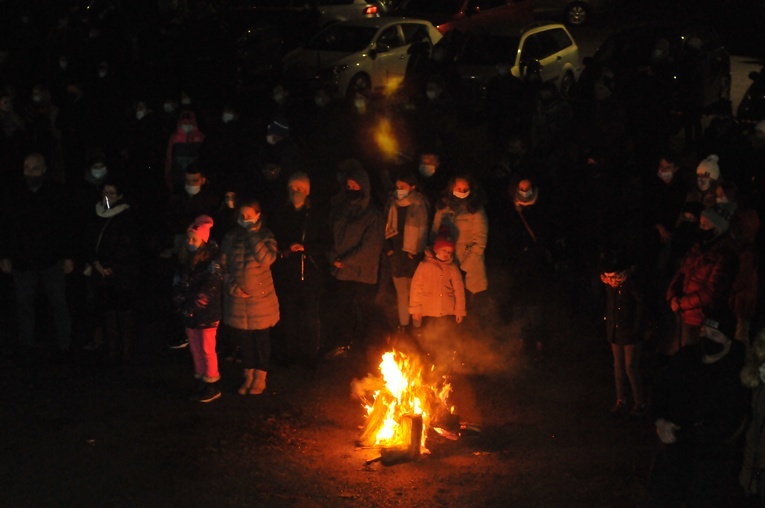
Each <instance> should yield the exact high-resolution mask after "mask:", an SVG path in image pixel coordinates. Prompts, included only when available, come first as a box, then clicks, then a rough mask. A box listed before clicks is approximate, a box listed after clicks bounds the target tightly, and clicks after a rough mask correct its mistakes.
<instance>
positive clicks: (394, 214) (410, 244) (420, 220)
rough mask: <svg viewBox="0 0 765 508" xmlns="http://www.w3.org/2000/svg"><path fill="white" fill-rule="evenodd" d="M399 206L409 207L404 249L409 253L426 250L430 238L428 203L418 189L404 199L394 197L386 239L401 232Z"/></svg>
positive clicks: (389, 209)
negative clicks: (399, 227) (399, 228)
mask: <svg viewBox="0 0 765 508" xmlns="http://www.w3.org/2000/svg"><path fill="white" fill-rule="evenodd" d="M398 207H406V209H407V212H406V221H405V223H404V245H403V247H402V250H403V251H404V252H408V253H409V254H414V255H416V254H419V253H421V252H423V251H424V250H425V246H426V245H427V240H428V204H427V202H426V201H425V199H424V197H423V195H422V194H420V193H419V192H417V191H412V192H410V193H409V195H408V196H406V197H404V198H403V199H395V198H392V199H391V201H390V203H389V206H388V222H387V223H386V224H385V239H386V240H387V239H388V238H392V237H394V236H396V235H397V234H398V233H399V231H398Z"/></svg>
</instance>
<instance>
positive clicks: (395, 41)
mask: <svg viewBox="0 0 765 508" xmlns="http://www.w3.org/2000/svg"><path fill="white" fill-rule="evenodd" d="M377 44H378V45H379V44H383V45H385V46H387V47H389V48H391V49H393V48H398V47H399V46H403V45H404V41H403V40H402V39H401V31H400V30H399V29H398V25H394V26H392V27H389V28H386V29H385V31H384V32H383V33H381V34H380V36H379V37H378V38H377Z"/></svg>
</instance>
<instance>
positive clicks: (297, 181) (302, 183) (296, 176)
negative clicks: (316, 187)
mask: <svg viewBox="0 0 765 508" xmlns="http://www.w3.org/2000/svg"><path fill="white" fill-rule="evenodd" d="M287 185H288V186H289V187H297V188H298V189H300V192H302V193H303V194H305V195H306V196H307V195H308V194H310V193H311V179H310V178H308V175H307V174H305V173H303V172H302V171H297V172H295V173H293V174H292V176H290V179H289V180H288V181H287Z"/></svg>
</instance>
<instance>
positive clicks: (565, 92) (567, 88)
mask: <svg viewBox="0 0 765 508" xmlns="http://www.w3.org/2000/svg"><path fill="white" fill-rule="evenodd" d="M573 88H574V75H573V74H571V73H570V72H567V73H566V74H564V75H563V77H562V78H561V80H560V85H559V86H558V91H559V92H560V94H561V96H563V97H564V98H565V99H568V98H569V96H570V95H571V90H572V89H573Z"/></svg>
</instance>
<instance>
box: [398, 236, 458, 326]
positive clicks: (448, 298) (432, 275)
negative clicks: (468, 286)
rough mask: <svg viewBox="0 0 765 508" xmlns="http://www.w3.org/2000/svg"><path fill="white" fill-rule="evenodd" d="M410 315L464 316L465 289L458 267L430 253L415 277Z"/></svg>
mask: <svg viewBox="0 0 765 508" xmlns="http://www.w3.org/2000/svg"><path fill="white" fill-rule="evenodd" d="M409 313H410V314H412V315H416V314H420V315H423V316H430V317H441V316H465V315H466V314H467V313H466V312H465V286H464V284H463V282H462V273H461V272H460V270H459V268H457V265H455V264H454V263H453V262H448V263H447V262H444V261H439V260H438V259H436V258H435V257H434V256H433V253H432V251H430V250H427V251H426V252H425V258H424V259H423V260H422V262H421V263H420V264H419V266H418V267H417V270H416V271H415V272H414V277H413V278H412V286H411V289H410V293H409Z"/></svg>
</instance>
